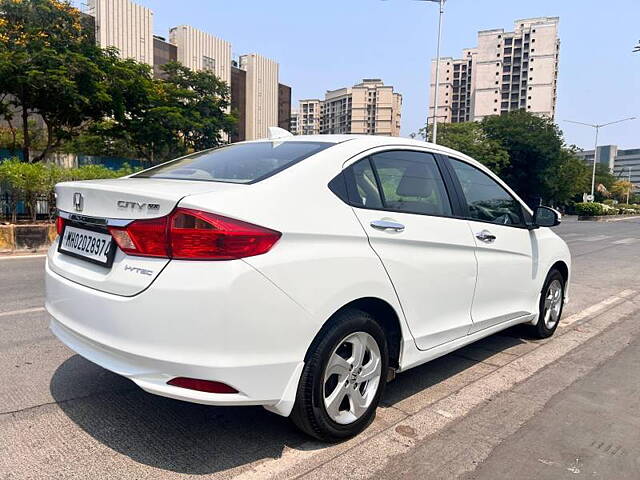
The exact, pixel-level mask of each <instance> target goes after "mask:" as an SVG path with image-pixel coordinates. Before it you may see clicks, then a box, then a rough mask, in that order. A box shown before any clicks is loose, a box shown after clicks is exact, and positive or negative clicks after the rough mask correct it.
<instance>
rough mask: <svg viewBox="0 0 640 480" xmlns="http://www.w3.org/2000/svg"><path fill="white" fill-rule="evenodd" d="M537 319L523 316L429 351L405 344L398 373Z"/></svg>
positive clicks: (532, 316) (534, 315) (534, 316)
mask: <svg viewBox="0 0 640 480" xmlns="http://www.w3.org/2000/svg"><path fill="white" fill-rule="evenodd" d="M536 317H537V314H529V315H523V316H522V317H517V318H514V319H512V320H509V321H507V322H504V323H499V324H497V325H493V326H491V327H488V328H485V329H484V330H480V331H478V332H474V333H471V334H469V335H466V336H464V337H461V338H457V339H456V340H452V341H451V342H448V343H445V344H442V345H438V346H437V347H433V348H430V349H429V350H418V349H417V348H415V344H414V347H413V348H412V347H411V345H410V344H409V342H404V347H405V348H404V351H403V352H402V355H401V361H402V363H401V364H400V368H399V369H398V372H403V371H405V370H409V369H410V368H413V367H417V366H418V365H422V364H423V363H427V362H430V361H431V360H435V359H436V358H438V357H442V356H443V355H446V354H447V353H451V352H453V351H455V350H458V349H459V348H462V347H464V346H465V345H469V344H470V343H473V342H475V341H477V340H480V339H481V338H485V337H488V336H489V335H493V334H494V333H497V332H500V331H501V330H505V329H507V328H509V327H512V326H514V325H518V324H520V323H528V322H531V321H533V320H535V318H536Z"/></svg>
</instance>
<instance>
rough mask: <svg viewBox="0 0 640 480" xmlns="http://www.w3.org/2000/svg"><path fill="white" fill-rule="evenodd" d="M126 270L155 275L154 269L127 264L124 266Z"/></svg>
mask: <svg viewBox="0 0 640 480" xmlns="http://www.w3.org/2000/svg"><path fill="white" fill-rule="evenodd" d="M124 271H125V272H134V273H137V274H139V275H148V276H151V275H153V271H152V270H147V269H146V268H139V267H132V266H131V265H125V266H124Z"/></svg>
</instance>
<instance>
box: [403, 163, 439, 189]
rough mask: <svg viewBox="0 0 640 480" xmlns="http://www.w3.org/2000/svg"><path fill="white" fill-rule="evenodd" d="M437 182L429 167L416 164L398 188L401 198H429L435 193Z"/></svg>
mask: <svg viewBox="0 0 640 480" xmlns="http://www.w3.org/2000/svg"><path fill="white" fill-rule="evenodd" d="M434 187H435V181H434V180H433V176H432V175H430V172H429V167H428V166H427V165H425V164H423V163H414V164H412V165H411V166H410V167H409V168H407V169H406V170H405V172H404V175H403V176H402V179H401V180H400V183H399V184H398V188H396V193H397V194H398V195H400V196H401V197H429V196H430V195H431V194H432V193H433V189H434Z"/></svg>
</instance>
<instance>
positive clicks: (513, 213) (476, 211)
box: [449, 158, 524, 225]
mask: <svg viewBox="0 0 640 480" xmlns="http://www.w3.org/2000/svg"><path fill="white" fill-rule="evenodd" d="M449 161H450V162H451V166H452V167H453V170H454V171H455V173H456V175H457V177H458V180H459V181H460V184H461V185H462V191H463V193H464V196H465V199H466V202H467V207H468V209H469V217H471V218H473V219H475V220H481V221H485V222H492V223H498V224H502V225H522V224H523V223H524V222H523V215H522V206H521V205H520V202H518V201H517V200H516V199H515V198H513V197H512V196H511V195H510V194H509V192H507V191H506V190H505V189H504V188H502V186H500V185H499V184H498V183H497V182H496V181H495V180H493V179H492V178H491V177H489V176H488V175H487V174H486V173H484V172H482V171H480V170H478V169H477V168H475V167H472V166H471V165H469V164H468V163H466V162H462V161H460V160H456V159H455V158H449Z"/></svg>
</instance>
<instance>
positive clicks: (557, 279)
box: [533, 269, 565, 338]
mask: <svg viewBox="0 0 640 480" xmlns="http://www.w3.org/2000/svg"><path fill="white" fill-rule="evenodd" d="M564 288H565V282H564V278H563V277H562V274H561V273H560V272H559V271H558V270H555V269H554V270H551V271H550V272H549V275H547V279H546V280H545V282H544V286H543V287H542V292H541V293H540V308H539V311H540V314H539V315H538V322H537V323H536V324H535V325H534V326H533V333H534V335H535V336H536V337H538V338H548V337H550V336H551V335H553V333H554V332H555V331H556V329H557V328H558V323H560V315H562V307H563V306H564Z"/></svg>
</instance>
